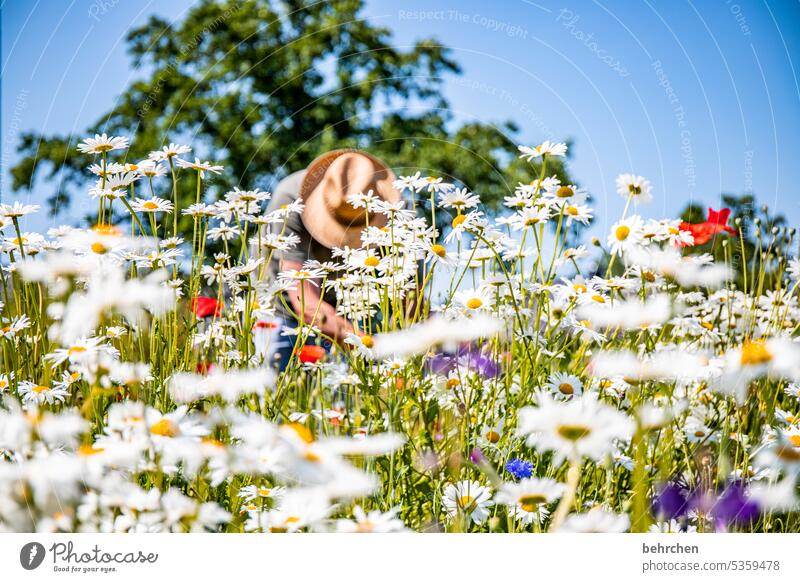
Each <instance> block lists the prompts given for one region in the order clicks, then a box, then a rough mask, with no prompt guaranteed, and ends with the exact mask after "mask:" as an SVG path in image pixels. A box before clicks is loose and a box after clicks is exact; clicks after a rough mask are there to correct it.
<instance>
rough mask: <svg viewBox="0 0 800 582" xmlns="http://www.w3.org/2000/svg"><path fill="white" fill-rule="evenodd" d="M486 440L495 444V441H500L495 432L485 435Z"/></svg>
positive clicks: (498, 435)
mask: <svg viewBox="0 0 800 582" xmlns="http://www.w3.org/2000/svg"><path fill="white" fill-rule="evenodd" d="M486 440H487V441H489V442H490V443H496V442H497V441H499V440H500V434H499V433H497V432H496V431H493V430H490V431H489V432H487V433H486Z"/></svg>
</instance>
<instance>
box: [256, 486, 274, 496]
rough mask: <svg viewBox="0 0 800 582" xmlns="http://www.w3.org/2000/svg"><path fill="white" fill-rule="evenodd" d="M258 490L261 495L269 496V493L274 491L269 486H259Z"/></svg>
mask: <svg viewBox="0 0 800 582" xmlns="http://www.w3.org/2000/svg"><path fill="white" fill-rule="evenodd" d="M256 492H257V493H258V494H259V495H260V496H261V497H269V494H270V493H272V489H270V488H268V487H259V488H258V489H256Z"/></svg>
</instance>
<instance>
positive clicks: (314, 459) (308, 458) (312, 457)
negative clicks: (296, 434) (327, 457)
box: [303, 451, 321, 463]
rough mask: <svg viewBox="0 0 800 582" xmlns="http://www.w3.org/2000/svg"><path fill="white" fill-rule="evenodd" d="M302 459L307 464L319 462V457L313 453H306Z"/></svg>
mask: <svg viewBox="0 0 800 582" xmlns="http://www.w3.org/2000/svg"><path fill="white" fill-rule="evenodd" d="M303 458H304V459H305V460H306V461H308V462H309V463H319V462H320V460H321V459H320V457H319V455H318V454H316V453H315V452H313V451H306V452H305V454H304V455H303Z"/></svg>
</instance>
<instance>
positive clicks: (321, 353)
mask: <svg viewBox="0 0 800 582" xmlns="http://www.w3.org/2000/svg"><path fill="white" fill-rule="evenodd" d="M297 356H298V357H299V358H300V361H301V362H303V363H304V364H313V363H315V362H319V361H320V360H321V359H322V358H324V357H325V348H323V347H322V346H315V345H311V344H306V345H304V346H303V347H302V348H300V351H299V352H298V354H297Z"/></svg>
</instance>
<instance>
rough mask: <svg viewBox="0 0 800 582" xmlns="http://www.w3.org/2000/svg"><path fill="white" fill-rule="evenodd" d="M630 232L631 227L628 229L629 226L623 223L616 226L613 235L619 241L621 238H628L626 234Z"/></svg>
mask: <svg viewBox="0 0 800 582" xmlns="http://www.w3.org/2000/svg"><path fill="white" fill-rule="evenodd" d="M630 233H631V229H630V227H628V226H625V225H624V224H623V225H622V226H618V227H617V230H616V232H615V233H614V236H616V237H617V240H619V241H623V240H625V239H626V238H628V235H629V234H630Z"/></svg>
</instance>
